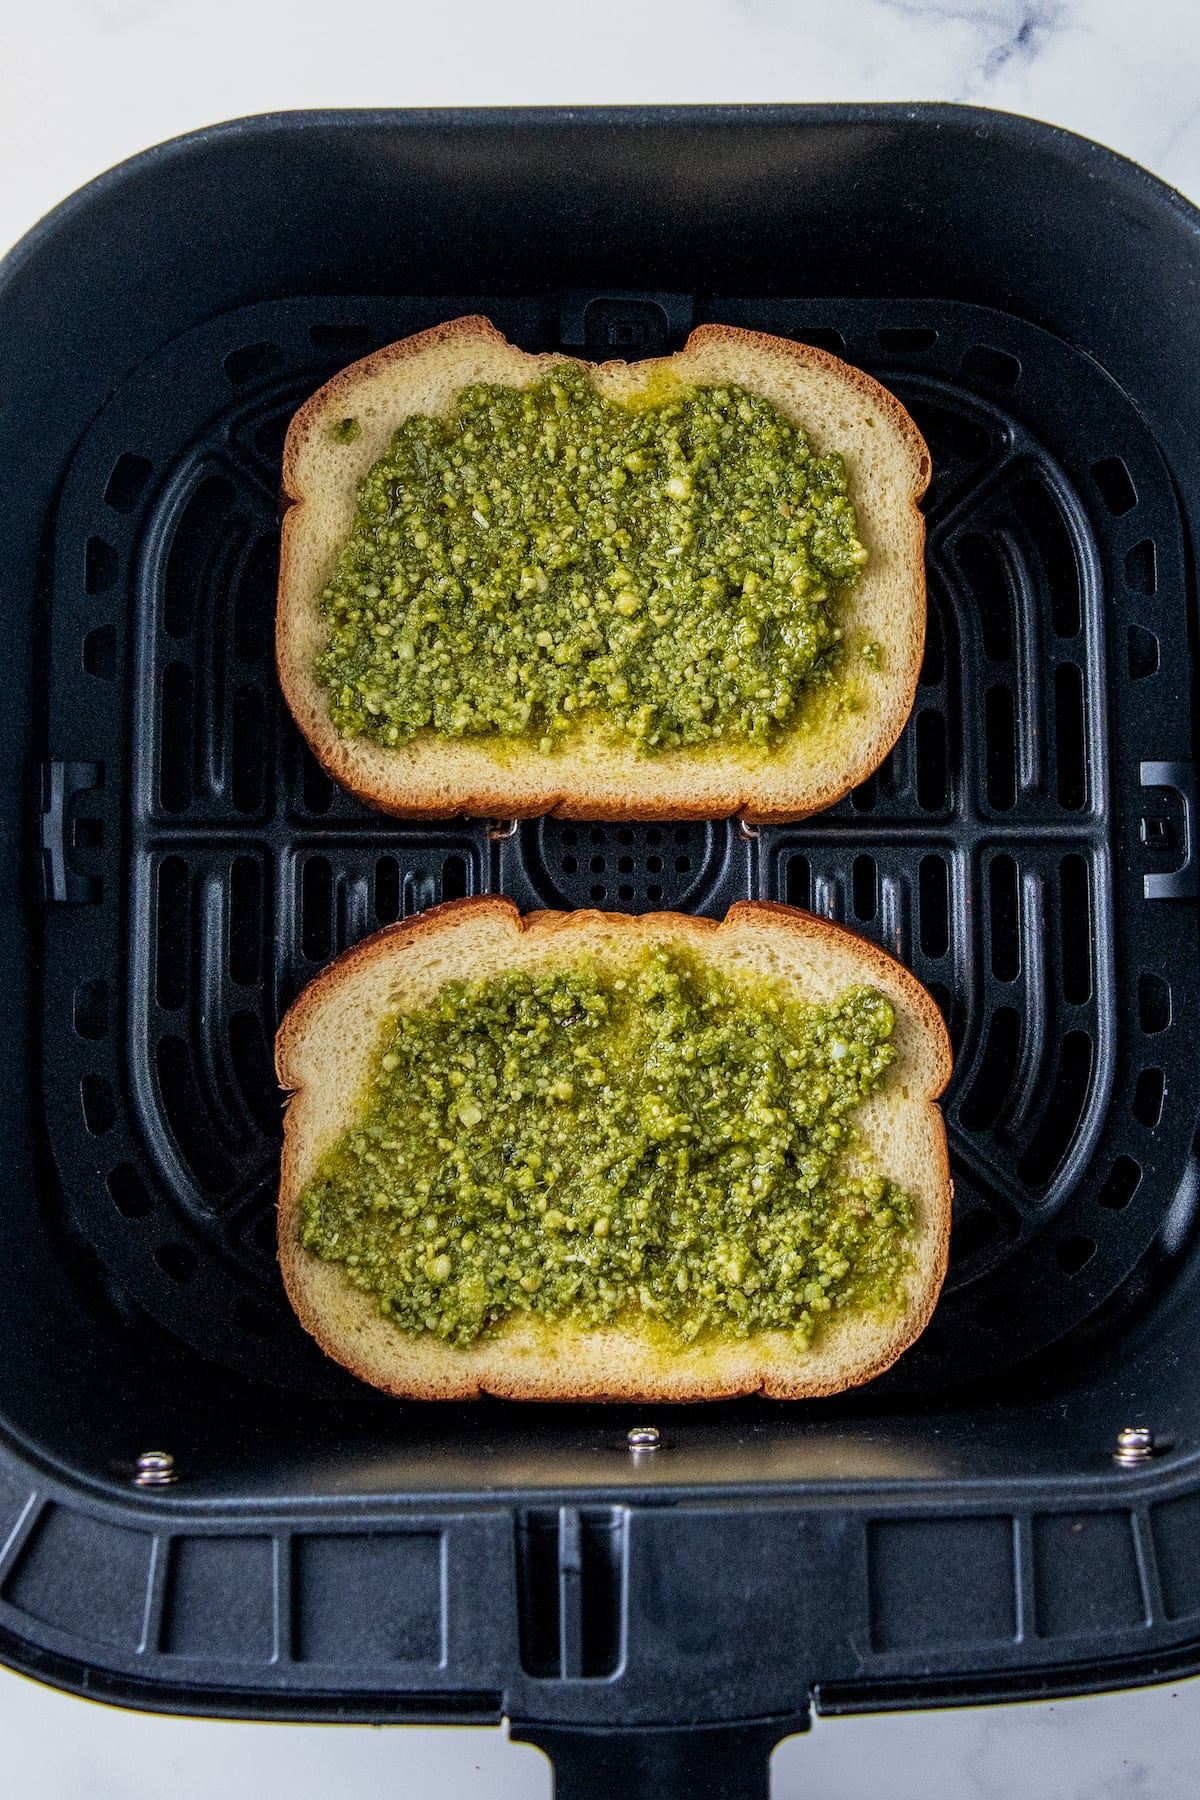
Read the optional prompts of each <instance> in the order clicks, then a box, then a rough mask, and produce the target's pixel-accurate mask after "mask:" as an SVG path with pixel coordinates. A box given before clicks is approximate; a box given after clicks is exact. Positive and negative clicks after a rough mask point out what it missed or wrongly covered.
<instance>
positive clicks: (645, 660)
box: [316, 364, 867, 751]
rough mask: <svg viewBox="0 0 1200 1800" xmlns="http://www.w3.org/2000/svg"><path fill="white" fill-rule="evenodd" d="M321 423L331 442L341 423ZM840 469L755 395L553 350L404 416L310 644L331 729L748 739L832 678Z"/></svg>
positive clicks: (852, 552) (384, 739) (370, 481)
mask: <svg viewBox="0 0 1200 1800" xmlns="http://www.w3.org/2000/svg"><path fill="white" fill-rule="evenodd" d="M332 435H333V437H334V438H335V439H336V440H337V441H338V442H341V443H349V442H351V441H352V440H353V438H354V437H356V436H357V435H358V422H357V421H356V420H353V419H347V420H342V421H341V422H340V423H339V424H337V425H335V426H333V428H332ZM857 532H858V524H857V520H856V517H855V512H854V506H853V504H852V502H851V500H850V498H849V495H848V492H847V484H846V470H845V466H844V464H843V461H842V458H841V457H840V456H838V455H836V454H827V455H822V456H818V455H815V454H814V453H813V451H812V450H811V449H810V447H809V445H808V442H807V440H806V438H805V436H804V433H803V432H802V431H801V430H800V429H799V428H798V427H797V426H795V425H792V424H789V422H788V421H787V420H786V419H785V418H784V417H783V415H782V414H781V413H780V412H779V411H777V409H776V408H775V407H773V406H771V405H770V404H769V402H767V401H766V400H763V399H761V398H759V397H758V396H756V395H754V394H750V393H747V392H744V391H743V390H742V389H740V388H737V387H732V386H728V387H703V388H685V387H683V386H681V385H678V384H675V383H671V382H664V383H662V384H660V385H659V387H658V388H657V389H655V390H652V391H651V394H650V396H649V397H648V399H647V398H645V397H644V398H643V400H642V402H641V403H639V404H637V405H622V404H619V403H617V402H615V401H613V400H610V399H608V398H606V397H604V396H602V395H601V394H599V393H597V391H596V389H595V388H594V387H593V385H592V382H591V380H590V379H589V377H588V375H587V373H586V371H584V370H583V369H580V368H577V367H575V366H573V365H571V364H565V365H564V366H563V367H561V368H557V369H555V370H554V371H553V372H552V373H551V374H550V375H549V376H547V377H546V378H545V379H544V380H542V381H540V382H538V383H537V385H536V386H533V387H529V388H512V387H504V386H497V385H490V384H487V383H480V384H478V385H476V386H474V387H469V388H467V389H466V390H465V391H464V392H463V393H462V395H461V396H460V398H459V400H458V403H457V406H456V407H455V409H454V411H453V412H452V413H451V414H450V415H449V416H448V417H445V418H424V417H414V418H410V419H406V420H405V422H404V423H403V424H402V425H401V426H400V428H399V430H398V431H397V432H396V434H395V436H394V438H393V439H392V442H391V446H390V447H389V449H388V450H387V451H386V452H385V453H384V455H383V456H382V457H380V459H379V461H378V462H377V463H375V465H374V467H373V468H372V469H371V470H370V471H369V473H368V474H367V475H366V477H365V478H364V480H363V482H362V483H361V485H360V488H359V493H358V503H357V510H356V513H355V519H354V527H353V530H352V532H351V535H350V540H349V542H348V544H347V545H346V546H345V548H344V549H343V550H342V552H341V555H340V556H339V558H338V562H337V565H336V567H335V569H334V573H333V576H332V579H331V580H330V582H329V585H328V586H327V587H326V588H325V589H324V591H323V593H322V595H321V601H320V605H321V611H322V613H323V615H324V617H325V619H326V621H327V622H328V626H329V635H328V639H327V642H326V644H325V647H324V649H323V650H322V651H321V652H320V655H319V657H318V659H317V665H316V671H317V678H318V680H319V682H320V683H321V685H322V686H323V687H324V688H325V689H326V690H327V695H328V705H329V714H330V718H331V719H332V721H333V723H334V725H335V726H336V728H337V730H338V731H339V732H340V733H341V735H342V736H343V737H354V736H356V735H358V734H359V733H365V734H366V735H367V736H368V737H370V738H373V739H374V740H375V741H376V742H377V743H380V744H403V743H406V742H407V741H408V740H409V739H410V738H412V737H413V736H414V735H415V734H416V733H417V732H419V731H422V730H424V729H426V728H432V730H433V731H434V732H436V733H438V734H439V735H441V736H444V737H463V736H467V735H475V734H490V735H491V736H493V737H500V738H509V739H528V740H532V741H536V742H537V744H538V745H539V747H540V749H541V750H543V751H550V750H553V749H555V748H556V747H558V746H560V745H562V744H563V743H564V742H565V741H568V740H569V737H570V734H571V733H572V732H577V731H578V729H579V727H580V726H581V725H582V724H586V723H590V724H592V725H597V724H598V725H600V726H601V727H602V728H604V729H605V730H606V731H607V732H608V733H610V734H614V735H615V736H617V737H619V738H621V739H624V740H625V741H631V742H632V743H633V744H634V745H636V746H637V748H638V749H639V750H643V751H654V750H657V749H660V748H663V747H670V746H675V745H680V744H692V745H696V744H704V743H708V742H712V741H713V740H724V741H725V742H726V743H731V744H735V745H757V746H761V747H764V748H770V747H771V746H772V745H773V744H775V743H776V742H777V741H778V740H779V738H780V737H781V736H782V735H783V734H785V733H786V732H787V731H788V730H789V728H792V729H794V728H795V726H796V725H797V723H798V722H799V721H800V719H801V718H802V709H803V705H804V701H805V697H806V695H807V694H809V693H810V692H811V690H812V689H814V688H816V687H821V686H829V685H830V684H831V683H833V682H835V681H836V678H837V662H838V655H837V652H838V646H839V641H840V639H841V636H842V631H841V627H840V626H839V624H838V611H839V609H838V601H839V599H840V597H841V595H842V594H843V593H844V591H845V590H846V588H847V587H848V586H849V585H850V583H852V582H853V581H854V579H855V577H856V576H857V575H858V573H859V571H860V569H861V567H862V565H863V563H864V562H865V561H866V559H867V552H866V551H865V550H864V548H863V546H862V544H861V543H860V542H859V540H858V535H857Z"/></svg>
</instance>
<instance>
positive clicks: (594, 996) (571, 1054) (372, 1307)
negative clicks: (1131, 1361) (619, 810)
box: [276, 898, 950, 1400]
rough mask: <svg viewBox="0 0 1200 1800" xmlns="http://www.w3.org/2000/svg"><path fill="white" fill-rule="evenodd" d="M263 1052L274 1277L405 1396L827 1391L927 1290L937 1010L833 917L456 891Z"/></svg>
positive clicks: (942, 1205) (355, 961)
mask: <svg viewBox="0 0 1200 1800" xmlns="http://www.w3.org/2000/svg"><path fill="white" fill-rule="evenodd" d="M276 1062H277V1067H278V1072H279V1079H280V1081H281V1083H282V1085H283V1086H284V1088H285V1089H286V1090H287V1091H288V1092H289V1095H290V1099H289V1102H288V1107H287V1113H286V1120H285V1132H284V1146H283V1165H282V1175H281V1184H280V1198H279V1257H280V1264H281V1267H282V1270H283V1276H284V1281H285V1284H286V1287H287V1292H288V1296H289V1298H290V1300H291V1303H292V1305H293V1306H294V1308H295V1310H296V1312H297V1314H298V1315H299V1318H300V1320H301V1322H302V1324H303V1325H304V1326H305V1327H306V1329H307V1330H308V1331H310V1332H311V1333H312V1335H313V1336H314V1337H315V1338H316V1339H317V1341H318V1342H319V1343H320V1344H321V1346H322V1348H323V1349H325V1350H326V1351H327V1352H328V1354H329V1355H331V1356H333V1357H335V1358H336V1359H337V1360H338V1361H339V1362H341V1363H343V1364H344V1365H345V1366H346V1367H347V1368H349V1369H351V1370H352V1371H353V1372H354V1373H355V1374H356V1375H358V1376H360V1377H361V1378H362V1379H363V1380H364V1381H368V1382H371V1383H373V1384H374V1385H375V1386H376V1387H379V1388H382V1389H385V1390H386V1391H387V1392H389V1393H392V1394H397V1395H402V1396H410V1397H413V1398H424V1399H438V1398H445V1399H468V1398H474V1397H476V1396H478V1395H480V1394H483V1393H487V1394H495V1395H499V1396H503V1397H507V1398H512V1399H543V1400H584V1399H592V1400H596V1399H607V1400H618V1399H621V1400H634V1399H644V1400H648V1399H664V1400H701V1399H715V1398H718V1397H722V1396H731V1395H736V1394H748V1393H764V1394H767V1395H771V1396H775V1397H779V1398H801V1397H805V1396H809V1395H817V1394H829V1393H834V1392H837V1391H839V1390H840V1389H843V1388H846V1387H852V1386H854V1385H856V1384H857V1383H860V1382H863V1381H867V1380H869V1379H870V1378H871V1377H872V1376H874V1375H877V1374H879V1373H880V1372H881V1371H882V1370H884V1369H886V1368H887V1367H888V1366H889V1365H890V1364H891V1363H892V1362H894V1361H895V1359H896V1358H897V1357H898V1356H899V1355H900V1353H901V1352H902V1351H903V1350H904V1349H906V1348H907V1346H908V1345H909V1344H911V1343H912V1341H913V1340H914V1338H916V1337H917V1336H918V1334H919V1333H920V1332H921V1330H922V1329H923V1328H924V1326H925V1324H926V1323H927V1321H928V1319H929V1316H930V1314H931V1312H932V1311H933V1306H934V1302H935V1300H936V1298H937V1295H938V1291H939V1289H940V1287H941V1283H942V1279H943V1276H944V1274H945V1268H946V1254H947V1245H948V1241H949V1230H950V1178H949V1169H948V1162H947V1151H946V1135H945V1128H944V1125H943V1122H942V1116H941V1112H940V1109H939V1108H938V1106H937V1104H936V1101H937V1099H938V1096H939V1095H940V1094H941V1092H942V1090H943V1088H944V1087H945V1084H946V1081H947V1079H948V1077H949V1073H950V1048H949V1043H948V1039H947V1035H946V1030H945V1027H944V1025H943V1022H942V1018H941V1015H940V1013H939V1012H938V1009H937V1007H936V1005H935V1003H934V1001H933V1000H932V998H931V997H930V995H929V994H928V993H927V992H926V991H925V989H924V988H923V987H922V986H921V985H920V983H919V982H917V981H916V979H915V978H914V977H913V976H912V975H911V974H910V973H909V972H908V971H907V970H906V969H905V968H903V967H902V966H901V965H900V964H899V963H897V962H895V961H894V960H893V959H892V958H891V957H889V956H887V955H886V954H885V953H884V952H883V951H881V950H879V949H877V948H876V947H875V946H874V945H871V944H869V943H867V942H866V941H865V940H863V939H861V938H859V937H857V936H856V935H855V934H854V933H852V932H850V931H847V930H845V929H844V928H842V927H841V926H838V925H834V924H830V923H829V922H827V921H825V920H821V919H817V918H814V917H812V916H810V915H809V914H806V913H802V912H799V911H796V910H795V909H793V908H790V907H784V906H777V905H770V904H760V903H742V904H739V905H736V906H733V907H731V909H730V911H729V912H728V914H727V915H726V917H725V919H724V920H723V921H722V922H721V923H719V924H718V923H715V922H714V921H712V920H709V919H703V918H690V917H685V916H683V915H681V914H675V913H657V914H648V915H644V916H641V917H630V916H626V915H623V914H613V913H600V912H592V911H588V912H578V913H572V914H567V913H552V912H543V913H532V914H529V915H527V916H526V917H524V918H522V916H521V915H520V913H519V912H518V911H517V909H516V908H515V907H514V906H513V905H512V903H511V902H509V901H507V900H503V899H500V898H483V899H473V900H461V901H455V902H451V903H450V904H447V905H444V906H439V907H435V908H433V909H432V910H431V911H430V912H428V913H425V914H423V915H421V916H419V917H417V918H414V919H410V920H407V921H405V922H403V923H402V924H398V925H395V926H391V927H388V928H387V929H386V930H384V931H381V932H379V933H377V934H376V935H375V936H374V937H372V938H369V939H367V940H366V941H365V942H363V943H361V944H359V945H358V946H357V947H356V948H354V949H353V950H350V951H348V952H347V953H346V954H345V955H343V956H342V957H340V958H339V959H338V960H337V961H336V962H334V963H333V964H331V966H330V967H329V968H328V969H327V970H326V971H325V972H324V973H323V974H322V975H320V976H319V977H318V978H317V979H316V980H315V981H313V982H312V983H311V985H310V986H309V987H308V988H307V989H306V990H305V992H304V993H303V994H301V996H300V998H299V999H298V1000H297V1001H296V1003H295V1005H294V1006H293V1007H292V1009H291V1011H290V1012H289V1013H288V1015H287V1017H286V1018H285V1019H284V1021H283V1023H282V1025H281V1026H280V1029H279V1034H278V1037H277V1040H276Z"/></svg>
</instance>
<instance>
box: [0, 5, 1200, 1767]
mask: <svg viewBox="0 0 1200 1800" xmlns="http://www.w3.org/2000/svg"><path fill="white" fill-rule="evenodd" d="M365 42H369V46H370V47H369V49H364V43H365ZM722 100H727V101H845V100H957V101H970V102H972V103H975V104H977V105H985V106H993V107H999V108H1004V109H1007V110H1009V111H1013V112H1021V113H1028V114H1031V115H1033V116H1035V117H1037V118H1041V119H1047V120H1050V121H1052V122H1053V123H1055V124H1058V125H1063V126H1067V127H1069V128H1071V129H1073V130H1075V131H1079V132H1082V133H1084V134H1086V135H1087V136H1090V137H1095V138H1098V139H1100V140H1101V141H1102V142H1104V143H1106V144H1109V145H1111V146H1112V147H1113V148H1114V149H1117V150H1120V151H1122V152H1123V153H1124V154H1126V155H1127V156H1131V157H1134V158H1135V159H1136V160H1138V161H1139V162H1142V163H1144V164H1145V165H1146V166H1147V167H1149V168H1150V169H1152V170H1154V171H1155V173H1157V174H1159V175H1161V176H1163V177H1164V178H1165V179H1166V180H1168V181H1170V182H1172V183H1173V184H1174V185H1175V186H1176V187H1178V188H1180V189H1181V190H1182V191H1183V192H1184V193H1185V194H1188V195H1189V196H1190V197H1192V198H1193V199H1196V200H1198V201H1200V9H1198V8H1197V7H1196V6H1195V4H1194V0H1141V4H1139V5H1136V6H1132V5H1130V3H1129V0H839V3H838V4H836V5H831V4H828V0H822V3H820V4H817V3H816V0H657V4H655V5H653V6H648V5H646V4H645V0H604V3H603V5H596V6H592V7H590V8H588V10H587V11H586V12H585V11H584V10H583V9H582V8H580V7H579V6H578V5H575V6H571V5H568V4H565V3H564V0H553V4H549V3H547V0H508V3H507V4H501V3H499V0H456V4H455V5H454V6H453V8H440V7H436V6H432V5H428V4H426V5H416V4H413V0H391V3H390V4H388V5H386V6H384V5H381V4H380V0H338V3H337V4H336V5H334V6H329V5H328V4H318V3H317V0H288V3H287V4H286V5H285V4H282V3H279V0H276V3H275V4H272V3H271V0H205V4H203V5H197V4H195V0H57V3H56V4H45V3H43V4H41V5H34V6H29V5H27V6H24V7H21V8H20V9H19V10H18V9H16V8H12V7H10V8H8V9H7V11H6V15H5V21H4V26H3V30H2V32H0V170H2V172H3V179H2V180H0V248H3V247H6V246H7V245H8V244H10V243H12V242H13V241H15V240H16V239H17V238H18V237H19V236H20V235H21V234H22V233H23V232H24V231H25V230H27V229H28V227H29V226H30V225H31V224H32V223H33V222H34V220H35V219H37V218H38V217H39V216H40V215H41V214H42V213H43V212H45V211H46V210H47V209H48V208H50V207H51V206H53V205H54V204H55V203H56V202H57V201H58V200H60V199H62V198H63V197H64V196H65V195H66V194H68V193H69V192H71V191H72V190H73V189H74V188H76V187H78V186H80V185H81V184H82V183H83V182H85V181H87V180H89V179H90V178H91V177H92V176H93V175H95V174H97V173H99V171H100V170H102V169H104V168H106V167H108V166H109V165H111V164H112V163H115V162H118V161H120V160H121V159H122V158H123V157H126V156H129V155H131V154H133V153H134V152H135V151H138V150H141V149H143V148H145V147H146V146H147V145H150V144H153V143H155V142H157V141H159V140H161V139H163V138H167V137H172V136H175V135H176V134H178V133H179V132H183V131H188V130H191V129H193V128H195V127H198V126H202V125H208V124H211V123H213V122H215V121H216V120H219V119H227V118H232V117H236V116H237V115H239V114H242V113H251V112H267V111H273V110H276V109H288V108H294V107H316V106H439V105H505V104H532V105H544V104H549V103H575V104H597V103H604V102H622V101H628V102H634V101H636V102H688V101H692V102H695V101H722ZM0 1744H2V1746H3V1749H2V1751H0V1758H2V1763H0V1766H2V1767H3V1770H4V1774H3V1777H2V1778H0V1789H2V1791H3V1792H4V1793H5V1794H6V1795H12V1796H13V1797H14V1800H133V1797H134V1796H139V1797H140V1796H141V1795H143V1794H169V1795H170V1796H171V1800H211V1797H212V1796H213V1795H215V1794H219V1795H221V1796H222V1800H259V1796H262V1795H274V1794H280V1793H286V1794H287V1795H288V1796H289V1800H331V1797H334V1796H339V1795H342V1794H349V1793H359V1792H365V1791H377V1792H379V1793H386V1794H388V1795H389V1796H394V1800H431V1797H432V1796H434V1795H437V1796H439V1797H440V1800H468V1797H469V1800H546V1797H547V1796H548V1795H549V1794H550V1789H551V1783H550V1775H549V1769H548V1765H547V1763H546V1761H545V1759H544V1758H543V1757H541V1756H540V1754H539V1753H538V1752H537V1751H535V1750H532V1749H530V1748H529V1747H527V1746H524V1745H515V1744H510V1743H508V1742H507V1740H506V1739H505V1737H504V1736H503V1734H502V1733H501V1732H499V1731H495V1730H491V1731H482V1730H467V1729H463V1728H459V1729H453V1730H451V1729H439V1730H430V1729H422V1728H418V1727H397V1728H395V1729H390V1730H380V1729H373V1728H371V1727H364V1726H338V1727H332V1726H299V1725H245V1724H232V1723H216V1722H209V1721H198V1720H190V1719H186V1720H182V1719H168V1718H159V1717H153V1716H149V1715H139V1714H132V1713H123V1712H118V1711H116V1710H113V1709H110V1708H106V1707H100V1706H96V1705H92V1704H90V1703H88V1702H86V1701H82V1700H76V1699H73V1698H68V1697H66V1696H63V1695H61V1694H56V1693H53V1692H51V1691H50V1690H48V1689H45V1688H40V1687H37V1686H35V1685H34V1684H32V1683H30V1682H28V1681H25V1680H23V1679H21V1678H20V1677H18V1676H15V1675H8V1674H5V1673H3V1672H0ZM1198 1753H1200V1680H1197V1681H1193V1682H1188V1683H1180V1684H1176V1685H1175V1686H1171V1687H1162V1688H1156V1689H1148V1690H1143V1691H1141V1692H1136V1693H1131V1694H1120V1695H1111V1696H1107V1697H1105V1698H1102V1699H1089V1700H1074V1701H1065V1702H1058V1703H1053V1704H1049V1703H1043V1704H1038V1705H1026V1706H1020V1707H1005V1708H997V1709H992V1710H985V1709H972V1710H965V1711H961V1712H940V1713H924V1714H916V1715H909V1716H890V1717H885V1718H878V1719H844V1720H818V1721H817V1723H816V1725H815V1728H814V1730H813V1731H812V1732H811V1733H810V1734H808V1735H807V1736H806V1737H803V1738H797V1739H793V1740H790V1741H789V1742H788V1743H787V1744H785V1745H784V1746H782V1747H781V1749H780V1750H779V1751H777V1753H776V1757H775V1762H774V1773H773V1784H772V1792H773V1794H774V1796H775V1800H801V1797H802V1796H803V1797H811V1800H817V1797H819V1800H874V1796H875V1795H876V1793H877V1792H879V1791H881V1790H884V1791H886V1793H887V1795H888V1800H992V1797H995V1800H1013V1797H1014V1796H1017V1795H1019V1796H1021V1800H1124V1797H1125V1796H1130V1797H1136V1800H1192V1797H1193V1796H1194V1795H1195V1794H1196V1792H1197V1791H1198V1788H1200V1778H1198V1777H1197V1774H1196V1769H1197V1765H1198V1763H1200V1755H1198Z"/></svg>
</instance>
